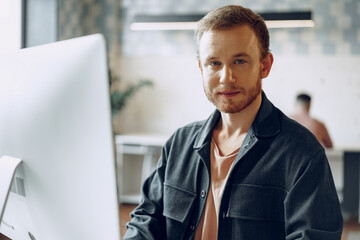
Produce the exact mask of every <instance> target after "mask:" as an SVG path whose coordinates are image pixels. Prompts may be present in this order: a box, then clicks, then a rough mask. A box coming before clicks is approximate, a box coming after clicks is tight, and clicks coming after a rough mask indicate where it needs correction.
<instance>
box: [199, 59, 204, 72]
mask: <svg viewBox="0 0 360 240" xmlns="http://www.w3.org/2000/svg"><path fill="white" fill-rule="evenodd" d="M198 66H199V69H200V72H201V76H203V69H202V66H201V62H200V59H198Z"/></svg>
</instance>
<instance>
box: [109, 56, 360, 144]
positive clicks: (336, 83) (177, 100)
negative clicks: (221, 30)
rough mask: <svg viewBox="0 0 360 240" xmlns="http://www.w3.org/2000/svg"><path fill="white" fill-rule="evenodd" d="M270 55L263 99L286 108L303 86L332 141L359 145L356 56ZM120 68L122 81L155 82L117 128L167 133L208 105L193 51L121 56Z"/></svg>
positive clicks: (359, 89)
mask: <svg viewBox="0 0 360 240" xmlns="http://www.w3.org/2000/svg"><path fill="white" fill-rule="evenodd" d="M274 57H275V62H274V65H273V69H272V71H271V73H270V76H269V77H268V78H267V79H264V80H263V89H264V91H265V92H266V94H267V96H268V97H269V99H270V100H271V101H272V102H273V103H274V104H275V105H276V106H278V107H279V108H280V109H281V110H282V111H283V112H284V113H286V114H291V113H292V111H293V106H294V98H295V95H296V94H297V93H298V92H299V91H302V90H306V91H307V92H309V93H310V94H312V96H313V107H312V113H313V115H314V116H316V117H317V118H318V119H320V120H323V121H324V122H325V124H326V125H327V127H328V129H329V132H330V134H331V136H332V138H333V140H334V143H335V145H336V146H348V147H349V146H350V147H354V146H360V80H359V77H358V74H357V69H358V64H359V63H360V57H355V56H343V57H341V58H339V57H337V56H327V57H324V56H296V55H277V54H276V53H274ZM121 69H122V70H123V71H122V72H123V75H122V77H123V79H126V80H127V81H137V80H138V79H141V78H150V79H152V80H153V82H154V84H155V85H154V87H153V88H148V89H143V90H141V91H140V92H138V93H137V94H136V95H135V96H134V98H133V99H131V100H130V102H129V104H128V105H127V106H126V108H125V110H124V111H123V112H121V113H120V115H119V116H118V117H116V118H115V119H114V120H115V122H116V125H117V126H116V129H117V131H118V132H119V131H120V132H123V133H124V132H127V133H128V132H149V133H163V134H167V135H169V134H171V133H172V132H173V131H174V130H175V129H176V128H178V127H181V126H183V125H185V124H186V123H189V122H191V121H196V120H201V119H204V118H206V117H207V116H208V115H209V114H210V113H211V112H212V111H213V110H214V107H213V106H212V105H211V104H210V103H209V102H208V101H207V99H206V97H205V94H204V93H203V90H202V82H201V75H200V72H199V70H198V67H197V62H196V58H195V56H182V57H170V56H167V57H123V58H122V60H121ZM125 70H126V71H125Z"/></svg>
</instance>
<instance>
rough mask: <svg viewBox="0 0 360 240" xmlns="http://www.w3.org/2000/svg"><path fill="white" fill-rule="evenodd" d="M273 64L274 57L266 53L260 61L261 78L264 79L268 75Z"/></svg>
mask: <svg viewBox="0 0 360 240" xmlns="http://www.w3.org/2000/svg"><path fill="white" fill-rule="evenodd" d="M273 62H274V57H273V55H272V54H271V53H268V54H267V55H266V56H265V57H264V58H263V59H262V60H261V78H266V77H267V76H268V75H269V73H270V70H271V67H272V64H273Z"/></svg>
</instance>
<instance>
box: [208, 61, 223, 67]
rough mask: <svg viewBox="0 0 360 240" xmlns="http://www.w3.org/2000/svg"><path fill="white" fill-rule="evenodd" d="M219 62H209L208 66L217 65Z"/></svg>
mask: <svg viewBox="0 0 360 240" xmlns="http://www.w3.org/2000/svg"><path fill="white" fill-rule="evenodd" d="M220 64H221V63H220V62H218V61H213V62H210V66H219V65H220Z"/></svg>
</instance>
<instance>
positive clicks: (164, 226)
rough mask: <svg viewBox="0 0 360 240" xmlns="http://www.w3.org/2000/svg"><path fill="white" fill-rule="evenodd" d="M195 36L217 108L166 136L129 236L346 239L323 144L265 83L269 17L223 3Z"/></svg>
mask: <svg viewBox="0 0 360 240" xmlns="http://www.w3.org/2000/svg"><path fill="white" fill-rule="evenodd" d="M196 36H197V46H198V62H199V68H200V71H201V74H202V78H203V85H204V91H205V93H206V96H207V97H208V99H209V100H210V101H211V102H212V103H213V104H214V105H215V106H216V108H217V110H216V111H215V112H214V113H213V114H212V115H211V116H210V117H209V118H208V119H207V120H206V121H201V122H195V123H192V124H189V125H187V126H185V127H183V128H181V129H179V130H177V131H176V132H175V133H174V134H173V135H172V136H171V138H170V139H169V140H168V141H167V143H166V144H165V146H164V148H163V150H162V155H161V157H160V160H159V162H158V165H157V168H156V170H155V172H154V173H153V174H152V175H151V176H150V178H149V179H147V181H146V182H145V183H144V185H143V188H142V200H141V203H140V204H139V206H138V207H137V208H136V209H135V210H134V211H133V212H132V213H131V217H132V220H131V221H130V222H129V223H127V229H128V230H127V232H126V234H125V238H124V239H147V240H149V239H159V240H160V239H195V240H198V239H203V240H205V239H206V240H211V239H226V240H228V239H236V240H252V239H254V240H263V239H266V240H280V239H287V240H290V239H316V240H321V239H324V240H333V239H340V237H341V232H342V215H341V211H340V206H339V201H338V198H337V195H336V190H335V187H334V183H333V179H332V176H331V171H330V168H329V166H328V163H327V159H326V156H325V154H324V149H323V148H322V146H321V145H320V144H319V142H318V141H317V140H316V138H315V137H314V136H313V135H312V134H311V133H310V132H309V131H308V130H306V129H305V128H304V127H302V126H301V125H300V124H297V123H296V122H295V121H292V120H290V119H288V118H287V117H286V116H285V115H284V114H283V113H282V112H281V111H280V110H278V109H277V108H275V107H274V106H273V105H272V104H271V103H270V101H269V100H268V99H267V98H266V96H265V94H264V93H263V92H262V90H261V80H262V79H263V78H265V77H267V76H268V74H269V72H270V69H271V66H272V63H273V56H272V54H271V53H270V52H269V34H268V31H267V28H266V25H265V23H264V21H263V19H262V18H261V17H259V16H258V15H256V14H255V13H253V12H252V11H251V10H249V9H246V8H243V7H241V6H225V7H222V8H219V9H216V10H214V11H212V12H210V13H209V14H207V15H206V16H205V17H204V18H203V19H202V20H201V21H200V22H199V26H198V29H197V31H196Z"/></svg>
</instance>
